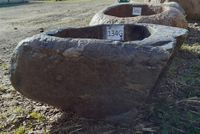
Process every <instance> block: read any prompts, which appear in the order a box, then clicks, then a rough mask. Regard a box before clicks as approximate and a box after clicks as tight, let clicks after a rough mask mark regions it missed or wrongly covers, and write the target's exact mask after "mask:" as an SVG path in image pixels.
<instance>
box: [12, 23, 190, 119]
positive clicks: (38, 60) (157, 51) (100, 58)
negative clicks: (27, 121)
mask: <svg viewBox="0 0 200 134" xmlns="http://www.w3.org/2000/svg"><path fill="white" fill-rule="evenodd" d="M120 30H122V31H120ZM113 31H114V32H113ZM119 31H120V32H119ZM109 32H111V35H110V33H109ZM112 33H114V34H112ZM119 33H120V34H119ZM160 33H162V34H160ZM186 33H187V31H186V30H184V29H180V28H174V27H167V26H161V25H153V24H134V25H133V24H125V25H98V26H92V27H83V28H67V29H61V30H55V31H51V32H47V33H42V34H39V35H35V36H33V37H30V38H27V39H25V40H23V41H21V42H20V43H19V44H18V46H17V47H16V49H15V51H14V53H13V56H12V60H11V82H12V85H13V86H14V88H15V89H16V90H17V91H19V92H20V93H22V94H23V95H24V96H26V97H28V98H31V99H33V100H36V101H40V102H44V103H47V104H50V105H53V106H55V107H58V108H61V109H63V110H66V111H73V112H76V113H77V114H79V115H81V116H83V117H87V118H94V119H106V120H113V119H119V120H120V121H121V119H124V120H126V121H127V120H130V121H132V120H133V119H134V118H135V117H136V116H137V112H136V111H137V109H138V108H139V107H140V106H142V105H143V104H144V103H145V100H146V98H147V97H148V95H149V92H150V91H151V89H152V88H153V86H154V85H155V83H156V81H157V79H158V78H159V77H160V74H161V73H162V71H163V68H165V67H166V66H167V65H168V64H169V59H170V58H172V56H173V55H174V53H175V51H176V50H177V48H178V47H179V46H180V45H181V44H182V43H183V40H184V39H185V36H186ZM110 36H111V37H110Z"/></svg>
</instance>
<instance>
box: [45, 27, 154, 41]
mask: <svg viewBox="0 0 200 134" xmlns="http://www.w3.org/2000/svg"><path fill="white" fill-rule="evenodd" d="M118 26H119V27H121V28H122V29H123V31H124V35H123V36H124V37H123V40H121V41H123V42H124V41H134V40H142V39H144V38H147V37H149V36H150V33H151V32H153V31H151V30H153V29H150V28H148V27H145V26H143V25H118ZM111 27H112V25H111V26H109V28H111ZM107 28H108V26H106V25H105V26H102V25H100V26H95V27H90V28H79V29H75V28H72V29H70V28H69V29H65V30H60V31H58V32H57V33H53V34H51V33H48V34H49V35H52V36H56V37H61V38H85V39H87V38H89V39H106V38H107V34H109V33H107ZM110 32H114V31H112V29H111V31H110ZM110 34H112V33H110ZM114 34H116V33H114ZM117 34H118V33H117Z"/></svg>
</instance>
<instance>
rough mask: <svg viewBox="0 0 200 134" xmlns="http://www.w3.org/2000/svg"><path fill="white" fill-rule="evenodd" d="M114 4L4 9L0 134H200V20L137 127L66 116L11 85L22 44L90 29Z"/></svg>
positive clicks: (91, 0)
mask: <svg viewBox="0 0 200 134" xmlns="http://www.w3.org/2000/svg"><path fill="white" fill-rule="evenodd" d="M115 2H116V1H115V0H69V1H64V2H48V1H45V2H41V1H32V2H30V3H26V4H15V5H3V6H0V134H4V133H9V134H10V133H16V134H24V133H29V134H32V133H34V134H35V133H37V134H40V133H41V134H46V133H55V134H63V133H66V134H68V133H70V134H75V133H84V134H90V133H91V134H98V133H99V134H118V133H123V134H124V133H127V134H134V133H136V134H142V133H144V134H200V59H199V58H200V21H189V36H188V38H187V40H186V41H185V44H184V45H183V46H182V48H181V49H180V51H179V52H178V54H177V55H176V57H175V58H174V60H173V61H172V64H171V66H170V68H169V69H168V71H167V72H166V73H165V74H164V76H163V77H162V78H161V79H160V81H159V83H158V84H157V86H156V87H155V89H154V91H155V92H154V93H153V95H152V98H150V101H149V105H147V107H146V108H145V109H144V110H143V111H142V113H141V116H140V117H139V118H138V119H136V120H137V121H136V123H134V124H131V125H130V126H127V125H118V124H112V123H108V122H104V121H94V120H88V119H84V118H81V117H78V116H77V115H75V114H74V113H64V112H62V111H61V110H58V109H56V108H53V107H51V106H48V105H45V104H41V103H38V102H35V101H32V100H29V99H26V98H25V97H23V96H22V95H20V94H19V93H18V92H16V91H15V90H14V89H13V88H12V86H11V85H10V82H9V78H8V77H9V61H10V57H11V55H12V51H13V50H14V48H15V47H16V45H17V44H18V42H19V41H20V40H22V39H24V38H26V37H29V36H32V35H34V34H37V33H40V32H41V31H42V30H44V31H49V30H51V29H55V28H61V27H70V26H73V27H74V26H76V27H78V26H86V25H88V23H89V21H90V19H91V17H92V16H93V15H94V14H95V13H96V12H97V11H99V10H100V9H102V8H104V7H105V6H108V5H110V4H112V3H115Z"/></svg>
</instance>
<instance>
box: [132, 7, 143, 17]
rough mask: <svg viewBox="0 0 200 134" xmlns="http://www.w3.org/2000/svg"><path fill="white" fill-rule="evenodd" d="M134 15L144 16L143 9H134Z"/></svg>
mask: <svg viewBox="0 0 200 134" xmlns="http://www.w3.org/2000/svg"><path fill="white" fill-rule="evenodd" d="M132 15H138V16H139V15H142V8H141V7H133V13H132Z"/></svg>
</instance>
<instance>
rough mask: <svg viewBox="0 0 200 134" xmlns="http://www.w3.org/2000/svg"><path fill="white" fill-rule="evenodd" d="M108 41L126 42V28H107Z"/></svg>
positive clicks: (114, 26) (115, 26) (120, 26)
mask: <svg viewBox="0 0 200 134" xmlns="http://www.w3.org/2000/svg"><path fill="white" fill-rule="evenodd" d="M106 39H109V40H124V26H123V25H111V26H107V27H106Z"/></svg>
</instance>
